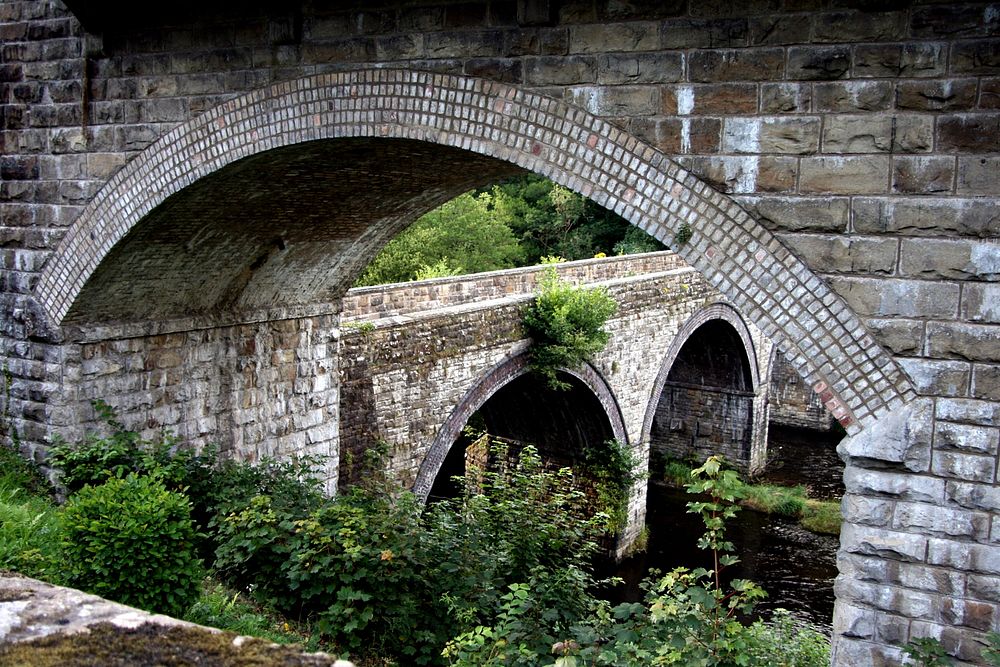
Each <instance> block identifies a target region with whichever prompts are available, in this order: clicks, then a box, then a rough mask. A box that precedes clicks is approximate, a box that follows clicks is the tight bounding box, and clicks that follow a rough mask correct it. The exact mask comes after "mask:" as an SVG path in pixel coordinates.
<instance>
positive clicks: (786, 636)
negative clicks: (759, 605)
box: [747, 609, 830, 667]
mask: <svg viewBox="0 0 1000 667" xmlns="http://www.w3.org/2000/svg"><path fill="white" fill-rule="evenodd" d="M747 658H748V659H749V664H752V665H768V666H769V667H826V666H827V665H829V664H830V640H829V638H827V636H826V635H824V634H823V633H822V632H820V631H819V630H816V629H815V628H813V627H810V626H808V625H806V624H804V623H800V622H798V621H796V620H795V619H794V618H793V617H792V615H791V614H790V613H789V612H788V611H787V610H785V609H775V611H774V614H773V616H772V617H771V620H770V621H768V622H766V623H765V622H764V621H756V622H755V623H754V624H753V625H751V626H750V627H749V628H748V637H747Z"/></svg>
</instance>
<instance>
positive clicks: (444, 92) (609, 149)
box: [0, 0, 1000, 665]
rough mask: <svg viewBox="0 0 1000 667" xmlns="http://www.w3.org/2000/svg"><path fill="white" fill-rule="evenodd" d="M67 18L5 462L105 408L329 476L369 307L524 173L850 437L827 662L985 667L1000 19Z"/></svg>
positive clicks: (25, 126)
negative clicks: (389, 247)
mask: <svg viewBox="0 0 1000 667" xmlns="http://www.w3.org/2000/svg"><path fill="white" fill-rule="evenodd" d="M65 1H66V4H63V2H62V1H61V0H20V1H19V0H9V1H7V2H3V3H2V4H0V41H2V44H0V126H2V127H0V131H2V133H0V145H2V147H3V149H2V156H0V312H2V319H0V356H2V357H3V362H2V363H3V366H4V369H5V370H4V390H3V395H2V397H0V400H2V401H3V402H2V405H0V407H2V411H0V415H2V417H3V420H2V424H3V427H2V428H3V431H4V435H5V436H6V438H7V439H8V440H15V441H17V442H19V443H20V444H21V445H22V446H23V447H24V449H25V450H27V451H35V450H38V449H40V448H43V447H44V445H45V443H46V442H47V441H48V440H49V439H50V438H51V436H52V435H53V434H54V433H66V434H68V435H70V436H72V435H73V434H74V433H78V432H79V431H80V429H82V428H84V427H85V426H86V425H87V424H88V423H89V422H91V421H92V420H93V414H92V412H90V410H89V408H87V407H86V406H87V401H88V400H89V399H90V398H94V397H101V396H111V397H113V398H115V401H116V406H117V407H118V409H119V410H120V411H121V413H122V414H123V416H124V417H125V418H127V419H128V420H129V422H130V423H131V424H133V425H142V426H144V427H146V428H158V427H160V426H170V427H175V426H180V425H183V429H182V430H183V431H184V432H185V433H187V434H193V435H194V436H195V437H196V438H202V439H206V440H207V439H213V440H220V441H223V442H225V443H226V444H227V445H228V446H232V447H237V448H240V449H242V450H246V451H274V452H279V453H293V452H298V451H302V450H304V449H310V448H313V449H315V448H319V449H322V448H324V447H325V448H327V449H330V448H333V449H336V447H335V446H334V444H333V443H336V442H337V440H338V430H339V424H340V416H339V414H338V406H339V405H340V401H339V392H340V382H339V378H340V377H341V368H340V366H341V364H342V363H344V360H343V359H340V358H339V357H338V356H337V350H336V345H335V344H334V343H333V341H334V340H335V336H334V334H335V332H336V331H337V330H338V329H339V309H340V307H341V300H342V297H343V296H344V294H345V293H346V291H347V288H348V286H349V285H350V284H351V283H352V282H353V279H354V277H355V276H356V275H357V274H358V273H359V271H360V270H361V268H362V267H363V266H364V265H365V264H366V262H367V261H369V260H370V258H371V257H373V256H374V254H375V253H376V252H377V250H378V249H379V248H380V247H381V246H382V245H383V244H384V243H385V242H386V241H387V240H388V239H390V238H391V237H392V236H393V235H395V234H396V233H398V231H399V230H400V229H402V228H403V227H405V225H406V224H408V223H409V222H411V221H412V220H414V219H415V218H416V217H417V216H418V215H420V214H421V213H423V212H425V211H427V210H429V209H430V208H432V207H433V206H435V205H437V204H440V203H442V202H444V201H446V200H448V199H449V198H451V197H453V196H455V195H457V194H459V193H461V192H462V191H464V190H467V189H469V188H472V187H477V186H483V185H487V184H489V183H492V182H495V181H497V180H499V179H502V178H504V177H506V176H509V175H512V174H515V173H520V172H522V171H523V170H530V171H534V172H537V173H541V174H543V175H546V176H548V177H550V178H552V179H553V180H555V181H557V182H559V183H561V184H563V185H565V186H566V187H569V188H571V189H572V190H574V191H576V192H579V193H581V194H583V195H585V196H586V197H589V198H590V199H592V200H593V201H595V202H597V203H598V204H600V205H602V206H605V207H607V208H609V209H612V210H614V211H616V212H618V213H620V214H621V215H622V216H623V217H624V218H625V219H626V220H627V221H629V222H630V223H631V224H635V225H638V226H640V227H642V228H643V229H645V230H647V231H649V232H650V233H651V234H653V235H654V236H656V237H657V238H659V239H660V240H662V241H664V242H665V243H667V244H668V245H670V246H671V247H672V249H673V250H675V251H676V252H677V253H678V254H679V255H680V256H681V257H682V258H683V259H684V260H685V261H686V262H687V263H688V264H689V265H690V266H692V267H693V268H694V269H695V270H696V271H698V272H699V273H700V274H701V275H703V276H704V277H705V279H706V280H707V281H708V283H709V284H710V285H712V286H713V287H714V288H715V289H717V290H718V291H719V293H721V294H722V295H723V296H724V298H725V300H726V302H728V303H731V304H732V305H733V306H735V307H736V308H738V310H739V312H741V313H743V314H744V315H745V317H746V318H747V321H748V322H751V323H752V324H753V325H754V326H756V327H758V328H759V330H760V331H762V332H763V333H764V334H766V335H767V337H768V338H770V339H771V340H772V341H774V343H775V344H776V346H777V347H778V348H779V349H780V350H781V351H782V353H783V354H784V356H785V358H787V359H788V361H789V363H790V364H791V366H792V367H793V368H794V369H795V371H796V372H798V373H800V374H801V375H802V376H803V377H804V378H805V379H806V381H807V383H808V384H809V386H811V387H812V388H813V389H814V390H815V391H816V392H817V393H818V394H819V395H820V396H821V398H822V400H823V402H824V404H825V405H826V406H827V407H828V408H829V409H830V411H831V412H832V413H833V414H834V415H835V416H836V417H837V419H838V420H839V421H840V423H841V424H842V425H843V426H844V427H845V428H846V429H847V431H848V433H849V437H848V438H847V439H846V440H845V441H844V443H843V444H842V445H841V452H842V454H843V456H844V458H845V460H846V462H847V467H846V472H845V481H846V483H847V489H848V494H847V496H846V498H845V501H844V519H845V524H844V530H843V533H842V536H841V545H842V549H841V557H840V569H841V576H840V579H839V581H838V585H837V595H838V602H837V607H836V613H835V619H834V629H835V635H836V640H835V649H834V651H835V655H834V661H835V662H836V663H837V664H844V665H864V664H895V663H898V662H899V661H900V659H901V653H900V649H899V647H900V646H901V645H902V644H904V643H905V642H906V641H908V640H909V639H910V638H913V637H920V636H927V635H930V636H936V637H940V638H941V639H942V640H943V641H944V643H945V645H946V646H947V647H948V649H949V651H951V652H952V653H953V654H954V655H956V656H958V657H960V658H961V659H962V660H963V661H966V662H972V663H975V662H979V661H981V658H980V653H979V647H980V643H981V641H982V640H983V637H984V634H985V633H986V632H987V631H989V630H996V629H998V628H1000V517H998V515H997V509H998V506H1000V491H998V489H997V450H998V440H1000V436H998V430H997V423H998V421H1000V326H998V325H1000V288H998V286H997V282H996V281H997V278H998V275H1000V260H998V255H1000V253H998V244H997V237H998V229H1000V207H998V197H1000V178H998V171H1000V170H998V166H1000V131H998V129H1000V39H998V37H997V32H998V25H1000V10H998V6H997V5H996V3H995V2H994V3H991V2H972V1H970V2H942V3H937V2H930V1H928V2H924V1H921V2H908V1H906V0H899V1H897V0H893V1H890V2H884V3H867V2H857V1H856V0H749V1H748V2H741V3H730V2H721V1H717V0H706V1H704V2H695V1H693V0H669V1H666V2H646V1H644V0H615V1H610V0H609V1H607V2H605V1H603V0H600V1H598V0H561V1H557V0H489V1H487V0H482V1H476V0H470V1H468V2H451V1H450V0H413V1H407V2H401V1H400V2H397V1H395V0H379V1H378V2H375V3H368V2H365V3H362V2H337V3H323V2H308V3H287V2H283V3H279V2H270V1H268V0H255V1H254V2H250V3H238V4H232V3H224V2H219V1H217V0H207V1H206V2H201V3H187V2H182V3H159V4H155V5H151V6H150V7H148V8H147V9H149V10H150V11H149V12H143V14H142V19H141V20H140V18H139V16H140V14H139V13H137V12H131V11H122V10H121V4H120V3H115V2H110V1H108V2H105V1H102V0H91V1H88V2H83V1H82V0H65ZM67 5H68V6H67ZM687 236H690V240H689V241H687V242H686V243H684V244H680V243H677V242H676V241H675V239H681V238H685V237H687ZM376 333H377V334H378V335H382V333H381V330H380V329H379V328H378V327H377V328H376ZM580 382H584V383H586V380H585V379H583V378H581V379H580ZM665 382H666V380H665ZM352 390H353V389H352ZM358 391H360V392H361V393H363V389H358ZM681 394H682V392H678V393H677V396H678V397H680V396H681ZM623 412H624V411H623ZM140 422H141V424H140ZM625 422H626V420H625V419H624V418H623V423H625Z"/></svg>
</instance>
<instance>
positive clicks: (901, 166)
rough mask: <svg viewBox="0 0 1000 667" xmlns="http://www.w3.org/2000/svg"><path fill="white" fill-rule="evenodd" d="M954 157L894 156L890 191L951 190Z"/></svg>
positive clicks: (903, 192)
mask: <svg viewBox="0 0 1000 667" xmlns="http://www.w3.org/2000/svg"><path fill="white" fill-rule="evenodd" d="M954 180H955V159H954V158H951V157H943V156H921V157H916V156H914V157H896V158H894V159H893V161H892V191H893V192H898V193H901V194H938V193H942V192H951V190H952V188H953V183H954Z"/></svg>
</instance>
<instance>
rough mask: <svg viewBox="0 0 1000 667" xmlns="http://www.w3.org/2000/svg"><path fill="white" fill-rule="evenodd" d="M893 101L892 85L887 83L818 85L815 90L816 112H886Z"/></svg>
mask: <svg viewBox="0 0 1000 667" xmlns="http://www.w3.org/2000/svg"><path fill="white" fill-rule="evenodd" d="M892 100H893V90H892V84H891V83H888V82H885V81H846V82H835V83H817V84H816V85H815V86H814V88H813V107H814V110H815V111H822V112H848V113H850V112H852V111H885V110H888V109H890V108H891V107H892Z"/></svg>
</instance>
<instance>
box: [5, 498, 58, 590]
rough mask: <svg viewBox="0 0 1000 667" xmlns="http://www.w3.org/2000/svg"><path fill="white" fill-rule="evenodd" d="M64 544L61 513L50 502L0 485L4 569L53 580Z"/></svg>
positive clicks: (55, 577) (55, 576)
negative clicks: (61, 546) (62, 544)
mask: <svg viewBox="0 0 1000 667" xmlns="http://www.w3.org/2000/svg"><path fill="white" fill-rule="evenodd" d="M60 542H61V525H60V522H59V513H58V512H57V510H56V509H55V507H54V506H53V505H52V502H51V501H50V500H48V499H46V498H39V497H33V496H31V495H29V494H28V493H27V492H26V491H25V490H24V489H22V488H17V487H15V486H13V485H6V484H0V570H13V571H15V572H20V573H21V574H25V575H27V576H29V577H37V578H40V579H46V580H48V581H53V580H54V579H57V573H58V565H59V562H60V557H59V549H60Z"/></svg>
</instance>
